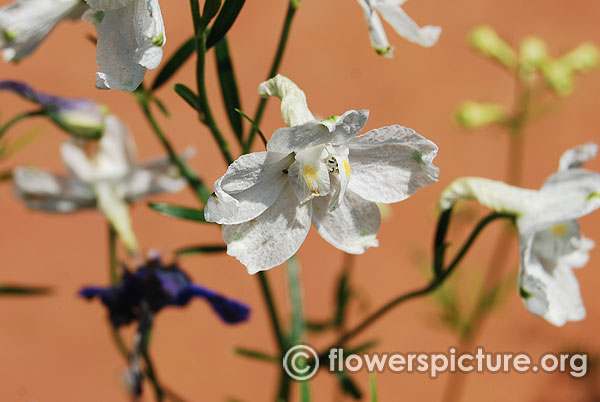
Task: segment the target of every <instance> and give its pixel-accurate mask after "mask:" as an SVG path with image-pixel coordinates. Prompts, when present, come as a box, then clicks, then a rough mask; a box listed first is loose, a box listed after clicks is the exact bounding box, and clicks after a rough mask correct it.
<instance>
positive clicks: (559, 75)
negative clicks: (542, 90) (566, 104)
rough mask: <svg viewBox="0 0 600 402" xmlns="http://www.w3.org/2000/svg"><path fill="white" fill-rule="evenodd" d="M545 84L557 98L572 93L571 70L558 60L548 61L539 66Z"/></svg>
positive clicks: (567, 65)
mask: <svg viewBox="0 0 600 402" xmlns="http://www.w3.org/2000/svg"><path fill="white" fill-rule="evenodd" d="M540 68H541V71H542V75H543V77H544V79H545V80H546V82H547V83H548V84H549V85H550V87H552V89H553V90H554V92H555V93H556V94H557V95H558V96H567V95H570V94H571V92H573V68H571V66H570V65H569V64H567V63H564V62H562V61H559V60H554V59H548V60H546V61H545V62H544V63H542V64H541V66H540Z"/></svg>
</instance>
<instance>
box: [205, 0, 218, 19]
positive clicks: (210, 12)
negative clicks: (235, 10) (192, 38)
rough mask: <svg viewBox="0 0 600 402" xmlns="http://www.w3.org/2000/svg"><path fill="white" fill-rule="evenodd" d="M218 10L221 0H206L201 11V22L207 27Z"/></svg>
mask: <svg viewBox="0 0 600 402" xmlns="http://www.w3.org/2000/svg"><path fill="white" fill-rule="evenodd" d="M219 8H221V0H206V2H205V3H204V8H203V10H202V22H203V23H204V24H205V25H208V23H209V22H210V20H212V19H213V18H214V17H215V15H217V13H218V12H219Z"/></svg>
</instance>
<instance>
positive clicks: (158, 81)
mask: <svg viewBox="0 0 600 402" xmlns="http://www.w3.org/2000/svg"><path fill="white" fill-rule="evenodd" d="M195 49H196V43H195V41H194V37H193V36H192V37H191V38H189V39H188V40H186V41H185V42H184V43H183V44H182V45H181V46H180V47H179V49H177V50H176V51H175V53H174V54H173V56H171V58H170V59H169V60H168V61H167V62H166V63H165V64H164V66H163V68H162V69H161V70H160V72H159V73H158V75H157V76H156V78H155V79H154V82H153V83H152V90H153V91H156V90H157V89H158V88H160V87H161V86H163V84H165V83H166V82H167V81H168V80H169V79H170V78H171V77H172V76H173V74H175V73H176V72H177V70H179V68H180V67H181V66H182V65H183V64H184V63H185V62H186V61H187V59H189V57H190V56H191V55H192V53H194V50H195Z"/></svg>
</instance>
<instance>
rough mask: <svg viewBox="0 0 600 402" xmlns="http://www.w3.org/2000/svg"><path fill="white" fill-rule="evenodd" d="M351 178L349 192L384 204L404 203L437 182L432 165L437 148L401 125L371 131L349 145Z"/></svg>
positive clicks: (436, 175) (436, 169)
mask: <svg viewBox="0 0 600 402" xmlns="http://www.w3.org/2000/svg"><path fill="white" fill-rule="evenodd" d="M348 148H349V149H350V154H349V160H350V166H351V167H352V177H351V179H350V183H349V188H350V189H351V190H352V191H354V192H355V193H357V194H358V195H360V196H361V197H363V198H365V199H367V200H369V201H373V202H382V203H391V202H398V201H402V200H404V199H406V198H408V197H409V196H411V195H412V194H414V192H415V191H417V190H418V189H420V188H421V187H424V186H426V185H428V184H431V183H434V182H436V181H437V179H438V175H439V169H438V168H437V167H435V166H434V165H433V163H432V162H433V159H434V158H435V156H436V154H437V150H438V148H437V146H436V145H435V144H434V143H433V142H431V141H429V140H427V139H426V138H424V137H423V136H421V135H419V134H417V133H416V132H415V131H414V130H412V129H410V128H406V127H401V126H398V125H394V126H388V127H382V128H378V129H375V130H371V131H369V132H368V133H366V134H363V135H360V136H358V137H355V138H353V139H352V140H351V141H350V142H349V143H348Z"/></svg>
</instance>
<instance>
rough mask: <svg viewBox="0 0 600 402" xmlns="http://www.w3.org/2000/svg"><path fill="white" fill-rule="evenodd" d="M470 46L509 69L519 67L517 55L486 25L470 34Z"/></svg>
mask: <svg viewBox="0 0 600 402" xmlns="http://www.w3.org/2000/svg"><path fill="white" fill-rule="evenodd" d="M468 40H469V44H470V45H471V46H472V47H473V48H474V49H475V50H477V51H479V52H480V53H482V54H483V55H485V56H488V57H491V58H493V59H495V60H497V61H499V62H500V63H502V64H503V65H504V66H506V67H508V68H509V69H511V70H512V69H514V68H515V67H516V65H517V55H516V53H515V51H514V50H513V49H512V48H511V47H510V45H509V44H508V43H506V42H505V41H503V40H502V38H500V37H499V36H498V34H497V33H496V31H494V29H493V28H492V27H490V26H487V25H484V26H480V27H477V28H475V29H473V30H472V31H471V32H470V33H469V37H468Z"/></svg>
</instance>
